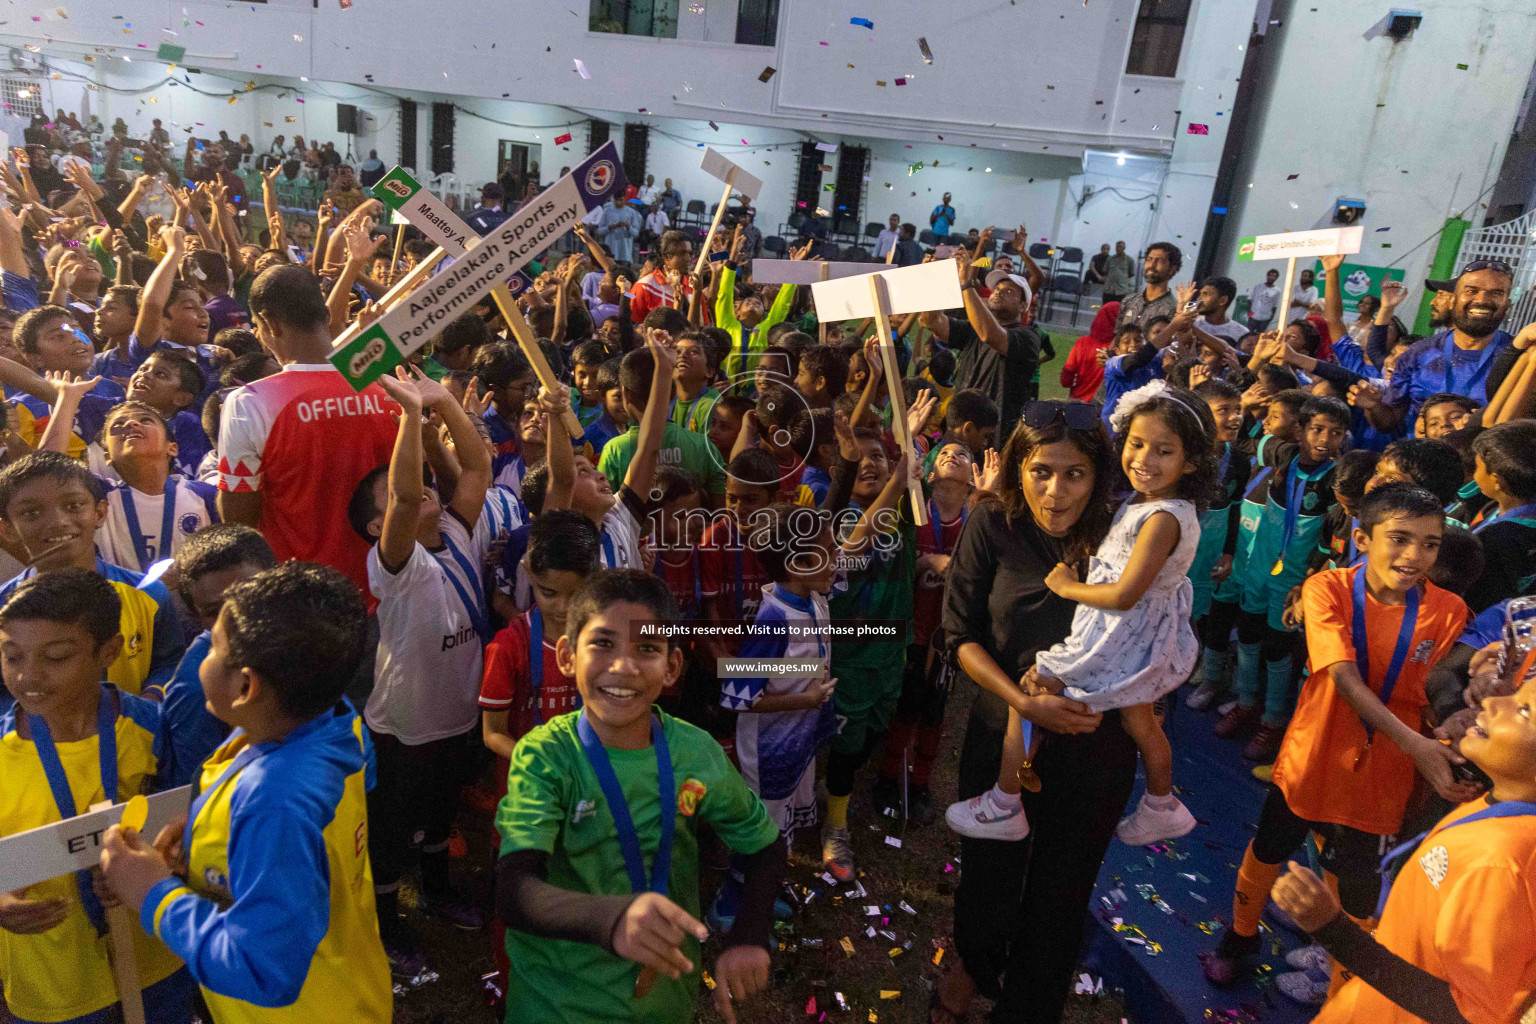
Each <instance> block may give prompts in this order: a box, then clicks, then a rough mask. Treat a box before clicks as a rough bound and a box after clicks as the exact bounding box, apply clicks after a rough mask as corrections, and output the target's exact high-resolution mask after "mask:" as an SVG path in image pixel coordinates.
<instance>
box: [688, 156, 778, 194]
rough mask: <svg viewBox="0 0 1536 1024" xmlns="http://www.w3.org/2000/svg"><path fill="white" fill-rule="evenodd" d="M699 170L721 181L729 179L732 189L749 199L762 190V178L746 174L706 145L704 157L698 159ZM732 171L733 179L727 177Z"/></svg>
mask: <svg viewBox="0 0 1536 1024" xmlns="http://www.w3.org/2000/svg"><path fill="white" fill-rule="evenodd" d="M699 170H701V171H703V172H704V173H705V174H707V175H709V176H710V177H712V178H719V179H720V180H721V181H727V180H729V181H730V182H731V187H732V188H733V189H735V190H736V191H737V192H740V193H741V194H742V195H744V196H746V197H747V198H748V199H751V200H755V199H756V198H757V194H758V193H759V192H761V191H762V190H763V179H761V178H758V177H756V176H754V175H752V174H748V173H747V172H746V171H745V170H743V169H742V168H741V167H739V166H737V165H736V164H734V163H732V162H731V161H729V160H727V159H726V158H725V157H723V156H721V155H720V154H719V153H716V152H715V151H714V150H713V149H711V148H709V147H708V146H705V147H704V159H703V160H701V161H699ZM732 171H735V172H736V177H735V178H734V179H730V178H728V177H727V176H728V175H729V174H730V173H731V172H732Z"/></svg>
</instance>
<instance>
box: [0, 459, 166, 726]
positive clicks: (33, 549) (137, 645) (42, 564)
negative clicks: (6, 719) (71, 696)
mask: <svg viewBox="0 0 1536 1024" xmlns="http://www.w3.org/2000/svg"><path fill="white" fill-rule="evenodd" d="M106 516H107V501H106V497H105V495H104V494H103V493H102V487H101V481H100V480H98V479H97V478H96V477H95V476H94V475H93V474H92V473H91V471H90V470H89V469H87V468H86V467H85V464H84V463H82V462H80V461H78V460H77V459H72V458H70V457H69V456H67V455H62V454H60V453H59V452H34V453H32V454H31V455H26V456H23V457H22V458H20V459H18V460H16V461H15V462H13V463H11V464H10V465H9V466H7V467H6V468H5V470H4V472H0V531H3V532H4V533H5V534H6V535H7V537H8V538H9V539H10V540H11V541H13V542H15V543H18V544H20V545H21V546H22V547H24V548H25V549H26V551H27V553H28V555H29V563H28V568H27V569H26V570H25V571H23V572H22V573H21V574H20V575H18V576H16V577H15V578H14V579H12V580H10V581H9V582H7V583H5V584H3V585H0V601H4V600H5V599H6V598H7V597H9V596H10V594H11V592H12V591H13V590H15V589H16V588H17V587H18V586H20V585H21V584H22V583H23V582H25V581H26V580H28V579H31V578H32V577H34V576H38V575H42V574H44V573H49V572H53V571H56V570H59V569H67V568H76V569H91V570H94V571H96V572H97V573H99V574H100V575H102V576H103V577H105V578H106V580H107V581H108V582H109V583H111V584H112V588H113V589H114V590H115V591H116V592H117V596H118V600H119V602H120V603H121V607H122V618H121V632H122V634H123V644H122V648H121V650H120V652H119V653H118V656H117V658H116V659H115V660H114V661H113V662H112V664H111V666H110V667H109V668H108V669H107V681H108V682H110V683H113V684H114V685H116V686H117V687H118V689H120V690H123V691H124V692H126V693H132V694H138V693H140V692H144V691H149V693H150V695H152V696H157V695H158V691H159V688H160V686H161V685H162V684H163V683H164V682H165V681H166V680H167V679H169V678H170V676H171V672H172V671H173V670H174V669H175V668H176V662H177V660H178V659H180V657H181V652H182V633H181V624H180V622H179V621H178V617H177V615H176V610H175V606H174V605H173V604H172V603H171V595H170V591H168V590H166V588H165V585H164V584H163V583H161V582H159V581H158V580H152V581H146V580H145V579H144V577H143V576H142V575H140V574H139V573H136V572H132V571H130V570H128V569H124V568H123V567H122V566H118V565H112V564H111V563H109V562H106V561H104V560H102V558H101V557H100V556H98V555H97V554H96V545H95V539H96V530H97V528H98V527H100V526H101V524H102V523H103V522H104V521H105V519H106ZM0 702H3V703H4V704H6V705H8V704H9V703H10V696H9V695H8V694H0Z"/></svg>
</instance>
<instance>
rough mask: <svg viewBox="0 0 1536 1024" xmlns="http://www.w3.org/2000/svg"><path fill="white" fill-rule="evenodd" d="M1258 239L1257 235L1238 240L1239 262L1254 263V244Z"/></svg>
mask: <svg viewBox="0 0 1536 1024" xmlns="http://www.w3.org/2000/svg"><path fill="white" fill-rule="evenodd" d="M1257 238H1258V236H1257V235H1249V236H1248V237H1247V238H1239V239H1238V240H1237V262H1239V263H1252V262H1253V249H1254V242H1255V240H1257Z"/></svg>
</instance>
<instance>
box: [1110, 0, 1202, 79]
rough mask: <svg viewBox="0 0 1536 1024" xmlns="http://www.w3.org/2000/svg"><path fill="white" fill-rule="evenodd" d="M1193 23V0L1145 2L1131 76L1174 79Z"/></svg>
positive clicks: (1128, 68)
mask: <svg viewBox="0 0 1536 1024" xmlns="http://www.w3.org/2000/svg"><path fill="white" fill-rule="evenodd" d="M1188 23H1189V0H1141V10H1139V11H1137V12H1136V28H1135V29H1134V30H1133V31H1132V33H1131V54H1130V56H1129V57H1128V58H1127V59H1126V62H1125V73H1126V74H1128V75H1155V76H1157V77H1159V78H1173V77H1174V76H1176V75H1177V74H1178V73H1179V50H1180V49H1181V48H1182V47H1183V45H1184V29H1185V28H1186V27H1187V25H1188Z"/></svg>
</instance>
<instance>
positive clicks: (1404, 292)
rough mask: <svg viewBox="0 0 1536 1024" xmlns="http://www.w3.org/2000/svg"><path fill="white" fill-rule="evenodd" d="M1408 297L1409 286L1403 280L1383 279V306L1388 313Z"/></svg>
mask: <svg viewBox="0 0 1536 1024" xmlns="http://www.w3.org/2000/svg"><path fill="white" fill-rule="evenodd" d="M1406 298H1408V288H1407V286H1405V285H1404V284H1403V282H1401V281H1383V282H1382V283H1381V308H1382V309H1383V310H1385V311H1386V312H1387V313H1389V314H1390V313H1391V312H1392V310H1394V309H1396V308H1397V307H1398V306H1400V305H1402V304H1403V300H1404V299H1406Z"/></svg>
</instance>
